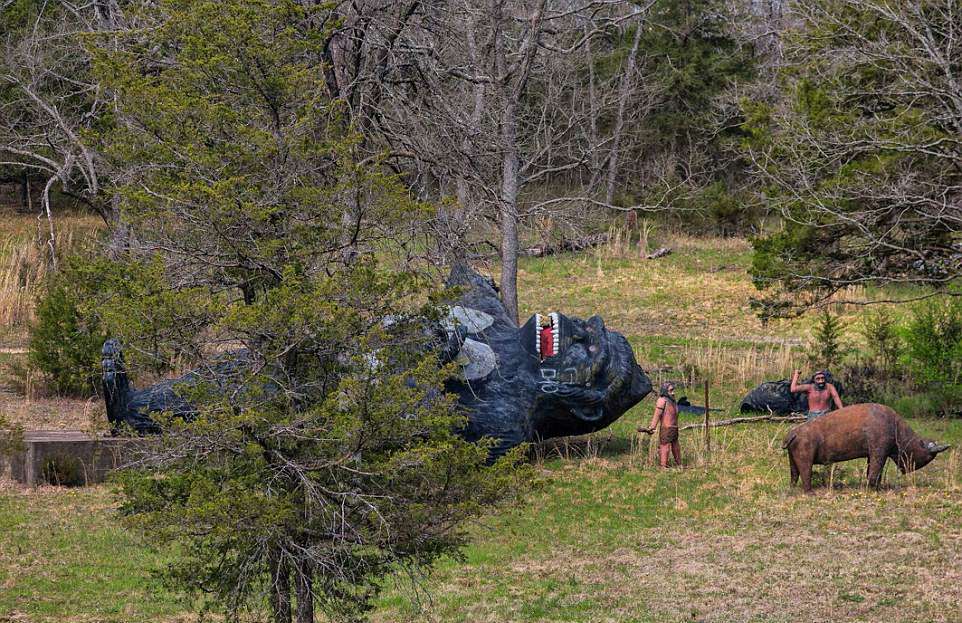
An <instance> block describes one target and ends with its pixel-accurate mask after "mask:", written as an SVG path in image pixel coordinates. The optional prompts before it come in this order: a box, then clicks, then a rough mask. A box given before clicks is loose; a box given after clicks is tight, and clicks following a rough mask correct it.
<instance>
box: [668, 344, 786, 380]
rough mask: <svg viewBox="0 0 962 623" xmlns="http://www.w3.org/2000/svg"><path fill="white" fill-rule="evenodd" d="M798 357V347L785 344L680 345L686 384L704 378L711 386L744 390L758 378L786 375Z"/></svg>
mask: <svg viewBox="0 0 962 623" xmlns="http://www.w3.org/2000/svg"><path fill="white" fill-rule="evenodd" d="M802 360H803V357H802V353H801V350H800V349H799V348H797V347H795V346H794V345H792V344H789V343H771V344H753V345H751V346H749V347H747V348H745V347H741V348H736V347H732V346H728V345H725V344H723V343H721V342H718V341H712V342H709V343H708V344H707V345H704V344H697V345H692V344H688V345H686V346H685V347H684V352H683V353H682V361H683V362H684V363H683V365H682V372H683V374H684V375H685V379H684V381H685V382H686V383H688V384H689V387H696V386H698V385H699V384H701V383H702V382H703V381H705V380H708V381H709V382H710V383H711V384H712V385H724V386H726V387H735V388H739V389H747V388H750V387H754V386H755V385H757V384H758V383H760V382H762V381H766V380H772V379H778V378H786V377H788V376H789V375H790V374H791V371H792V370H793V369H794V368H796V367H798V366H799V364H800V363H801V362H802Z"/></svg>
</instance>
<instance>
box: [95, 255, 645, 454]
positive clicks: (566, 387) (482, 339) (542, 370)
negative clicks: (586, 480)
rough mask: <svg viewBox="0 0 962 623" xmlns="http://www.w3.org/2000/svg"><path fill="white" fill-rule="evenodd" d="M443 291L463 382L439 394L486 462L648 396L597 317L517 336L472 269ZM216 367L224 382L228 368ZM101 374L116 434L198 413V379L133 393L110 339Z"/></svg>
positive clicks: (493, 293)
mask: <svg viewBox="0 0 962 623" xmlns="http://www.w3.org/2000/svg"><path fill="white" fill-rule="evenodd" d="M448 286H450V287H457V288H459V290H460V291H461V295H460V297H459V299H458V301H457V302H456V304H455V305H453V306H452V307H451V308H450V310H449V313H448V315H447V317H446V318H445V319H444V321H443V323H442V327H440V328H439V330H438V333H439V334H440V335H442V336H443V337H442V339H441V340H440V343H441V344H442V345H441V346H439V348H440V349H441V351H442V353H441V355H442V360H447V361H457V362H458V363H459V364H460V365H461V373H460V375H458V376H457V377H456V378H452V379H449V381H448V382H447V387H446V389H447V390H448V391H451V392H454V393H456V394H457V395H458V397H459V402H460V403H461V404H462V405H464V406H465V407H466V411H467V415H468V423H467V426H466V428H465V429H464V431H462V434H463V435H464V437H465V438H466V439H469V440H471V441H477V440H480V439H482V438H485V437H487V438H493V439H494V441H495V444H494V447H493V449H492V456H493V457H497V456H500V455H502V454H504V453H505V452H507V451H508V450H509V449H511V448H513V447H515V446H517V445H519V444H521V443H524V442H532V441H539V440H542V439H549V438H553V437H562V436H567V435H581V434H585V433H590V432H594V431H597V430H600V429H602V428H605V427H606V426H608V425H609V424H611V423H612V422H614V421H615V420H617V419H618V418H619V417H621V416H622V415H623V414H624V413H625V412H626V411H628V409H630V408H631V407H632V406H634V405H635V404H637V403H638V402H639V401H641V400H642V399H643V398H644V397H645V396H646V395H647V394H648V393H649V392H650V391H651V382H650V381H649V379H648V377H647V375H646V374H645V372H644V371H643V370H642V369H641V367H639V366H638V364H637V363H636V362H635V357H634V353H633V352H632V350H631V346H630V345H629V344H628V341H627V340H626V339H625V338H624V337H623V336H622V335H621V334H619V333H615V332H613V331H609V330H608V329H606V328H605V324H604V322H603V321H602V320H601V318H600V317H598V316H592V317H591V318H588V319H587V320H579V319H577V318H569V317H567V316H565V315H563V314H560V313H551V314H547V315H545V316H541V315H539V314H535V315H534V316H532V317H531V318H530V319H528V321H527V322H526V323H525V324H524V325H523V326H521V327H518V326H517V325H516V324H515V323H514V322H513V321H512V319H511V317H510V316H509V315H508V312H507V310H506V308H505V306H504V304H503V303H502V302H501V299H500V298H499V297H498V293H497V290H496V289H495V287H494V285H493V283H492V282H491V281H490V280H487V279H485V278H483V277H481V276H480V275H478V274H477V273H476V272H474V271H473V270H471V269H470V268H467V267H465V266H457V267H455V269H454V270H453V271H452V273H451V276H450V277H449V279H448ZM549 333H550V335H549ZM546 351H550V352H546ZM221 365H222V366H226V367H225V370H224V372H225V373H228V372H229V366H230V364H229V363H225V364H221ZM103 371H104V396H105V399H106V402H107V413H108V417H109V418H110V421H111V425H112V426H113V427H114V430H119V428H120V426H121V425H122V424H126V425H128V426H130V427H131V428H133V429H134V430H135V431H137V432H138V433H141V434H144V433H155V432H158V431H159V426H158V425H157V423H156V422H155V421H154V420H153V419H151V418H150V415H149V414H150V413H151V412H159V411H169V412H173V413H174V415H179V416H181V417H184V418H185V419H188V420H189V419H190V418H192V417H193V416H194V414H195V412H194V411H193V409H192V407H191V406H190V404H188V403H187V402H186V401H185V400H184V399H183V398H181V397H180V396H179V395H178V393H177V388H178V386H180V385H182V384H185V383H186V384H190V383H191V382H193V381H194V379H195V378H196V374H195V373H190V374H188V375H186V376H184V377H182V378H180V379H174V380H171V381H165V382H164V383H160V384H158V385H154V386H153V387H149V388H147V389H144V390H140V391H135V390H133V389H132V388H131V387H130V385H129V382H128V381H127V376H126V371H125V369H124V365H123V356H122V353H121V351H120V345H119V344H118V343H117V342H116V340H108V341H107V343H106V344H104V349H103Z"/></svg>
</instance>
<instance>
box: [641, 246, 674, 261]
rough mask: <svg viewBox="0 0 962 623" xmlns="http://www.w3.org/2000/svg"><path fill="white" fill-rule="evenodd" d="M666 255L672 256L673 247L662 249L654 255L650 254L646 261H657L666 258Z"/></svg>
mask: <svg viewBox="0 0 962 623" xmlns="http://www.w3.org/2000/svg"><path fill="white" fill-rule="evenodd" d="M666 255H671V247H662V248H660V249H658V250H656V251H654V252H653V253H649V254H648V255H646V256H645V259H646V260H657V259H658V258H659V257H665V256H666Z"/></svg>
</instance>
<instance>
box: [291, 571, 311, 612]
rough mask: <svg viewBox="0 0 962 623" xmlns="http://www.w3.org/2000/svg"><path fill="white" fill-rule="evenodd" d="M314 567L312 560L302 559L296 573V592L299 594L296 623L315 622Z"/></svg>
mask: <svg viewBox="0 0 962 623" xmlns="http://www.w3.org/2000/svg"><path fill="white" fill-rule="evenodd" d="M313 573H314V569H313V567H312V565H311V563H310V562H308V561H302V562H301V563H299V564H298V566H297V573H295V574H294V592H295V594H296V596H297V612H296V613H295V615H294V616H295V619H294V620H295V622H296V623H314V581H313V579H312V578H313Z"/></svg>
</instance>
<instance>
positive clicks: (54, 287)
mask: <svg viewBox="0 0 962 623" xmlns="http://www.w3.org/2000/svg"><path fill="white" fill-rule="evenodd" d="M79 261H80V260H79V258H77V259H74V260H72V261H68V262H67V263H65V266H64V268H63V269H62V271H61V272H60V273H59V274H57V275H56V276H54V277H52V278H51V279H50V280H49V281H48V283H47V287H46V289H45V291H44V292H43V294H42V295H41V297H40V300H39V302H38V304H37V320H36V322H35V324H34V325H33V327H31V331H30V365H31V366H33V367H34V368H35V369H37V370H38V371H39V372H40V373H41V374H42V376H43V379H44V382H45V384H46V386H47V388H48V389H49V390H51V391H52V392H55V393H57V394H61V395H73V396H89V395H91V394H92V393H95V392H97V391H98V389H99V383H98V379H99V378H100V348H101V346H102V345H103V343H104V340H105V339H106V335H105V334H104V331H103V329H102V328H101V324H100V321H99V320H98V318H97V317H96V316H95V315H93V314H91V313H89V312H85V311H84V310H83V302H84V301H85V300H86V299H87V298H88V296H87V295H88V294H89V293H88V289H89V288H87V287H86V286H85V284H84V283H83V278H82V273H81V272H80V271H79V270H78V268H77V266H78V263H79Z"/></svg>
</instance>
